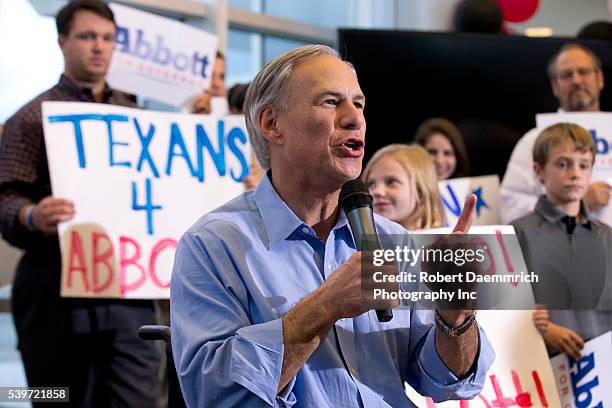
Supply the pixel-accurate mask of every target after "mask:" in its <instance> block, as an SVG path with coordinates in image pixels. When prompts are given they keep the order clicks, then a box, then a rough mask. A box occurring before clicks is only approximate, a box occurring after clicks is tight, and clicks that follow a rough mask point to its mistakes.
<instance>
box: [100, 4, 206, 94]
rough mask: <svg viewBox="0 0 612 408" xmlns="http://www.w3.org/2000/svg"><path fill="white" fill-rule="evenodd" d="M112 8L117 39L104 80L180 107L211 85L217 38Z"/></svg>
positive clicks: (152, 16)
mask: <svg viewBox="0 0 612 408" xmlns="http://www.w3.org/2000/svg"><path fill="white" fill-rule="evenodd" d="M110 7H111V9H112V10H113V13H114V14H115V20H116V22H117V37H116V39H115V53H114V55H113V61H112V63H111V66H110V69H109V72H108V75H107V77H106V79H107V81H108V83H109V84H110V85H111V86H112V87H113V88H116V89H120V90H122V91H126V92H130V93H133V94H137V95H142V96H146V97H147V98H151V99H155V100H157V101H160V102H164V103H167V104H170V105H174V106H180V105H182V104H183V103H185V101H187V100H188V99H189V98H191V97H193V96H194V95H197V94H200V93H202V91H203V90H204V89H207V88H208V87H209V84H210V80H211V77H212V70H213V66H214V63H215V55H216V52H217V37H216V36H214V35H212V34H209V33H206V32H205V31H202V30H198V29H197V28H195V27H192V26H189V25H187V24H183V23H181V22H178V21H176V20H172V19H169V18H165V17H160V16H157V15H155V14H151V13H146V12H144V11H140V10H136V9H133V8H130V7H126V6H122V5H119V4H114V3H113V4H111V5H110Z"/></svg>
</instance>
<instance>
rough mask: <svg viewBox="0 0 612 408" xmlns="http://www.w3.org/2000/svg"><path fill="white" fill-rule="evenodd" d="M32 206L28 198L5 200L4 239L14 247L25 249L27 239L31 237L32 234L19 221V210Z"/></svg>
mask: <svg viewBox="0 0 612 408" xmlns="http://www.w3.org/2000/svg"><path fill="white" fill-rule="evenodd" d="M30 204H32V200H30V199H29V198H26V197H14V198H12V199H11V200H5V202H3V204H2V206H3V208H2V225H0V231H2V234H3V237H4V239H5V240H6V241H7V242H9V243H10V244H12V245H15V246H18V247H24V246H25V245H26V243H27V237H29V236H31V234H32V232H31V231H28V230H27V229H26V227H24V226H23V225H21V223H20V222H19V219H18V215H19V210H21V208H23V207H24V206H26V205H30Z"/></svg>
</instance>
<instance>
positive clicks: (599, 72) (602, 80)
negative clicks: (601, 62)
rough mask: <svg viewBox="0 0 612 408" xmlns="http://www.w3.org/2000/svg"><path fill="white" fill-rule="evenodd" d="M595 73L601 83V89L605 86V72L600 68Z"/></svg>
mask: <svg viewBox="0 0 612 408" xmlns="http://www.w3.org/2000/svg"><path fill="white" fill-rule="evenodd" d="M595 75H597V83H598V84H599V90H600V91H601V90H602V89H603V88H604V75H603V72H601V69H598V70H597V72H595Z"/></svg>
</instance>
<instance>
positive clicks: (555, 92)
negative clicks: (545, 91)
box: [550, 78, 559, 99]
mask: <svg viewBox="0 0 612 408" xmlns="http://www.w3.org/2000/svg"><path fill="white" fill-rule="evenodd" d="M550 87H551V89H552V93H553V95H555V98H557V99H559V84H558V83H557V79H556V78H555V79H551V80H550Z"/></svg>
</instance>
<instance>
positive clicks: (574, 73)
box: [572, 69, 582, 83]
mask: <svg viewBox="0 0 612 408" xmlns="http://www.w3.org/2000/svg"><path fill="white" fill-rule="evenodd" d="M572 82H573V83H579V82H582V75H580V73H579V72H578V70H577V69H575V70H574V71H572Z"/></svg>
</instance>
